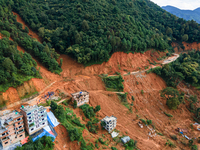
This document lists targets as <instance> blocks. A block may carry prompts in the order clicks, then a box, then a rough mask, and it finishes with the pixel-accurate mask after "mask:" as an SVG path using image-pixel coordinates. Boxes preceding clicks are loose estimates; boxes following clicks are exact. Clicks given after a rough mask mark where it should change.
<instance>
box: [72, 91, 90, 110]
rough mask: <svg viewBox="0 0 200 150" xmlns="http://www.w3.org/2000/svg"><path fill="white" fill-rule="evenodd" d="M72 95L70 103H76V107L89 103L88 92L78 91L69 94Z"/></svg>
mask: <svg viewBox="0 0 200 150" xmlns="http://www.w3.org/2000/svg"><path fill="white" fill-rule="evenodd" d="M71 95H72V101H73V102H74V101H76V102H77V106H78V107H79V106H81V105H83V104H86V103H89V92H87V91H80V92H76V93H73V94H71Z"/></svg>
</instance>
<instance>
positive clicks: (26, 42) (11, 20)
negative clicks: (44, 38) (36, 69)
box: [0, 0, 62, 73]
mask: <svg viewBox="0 0 200 150" xmlns="http://www.w3.org/2000/svg"><path fill="white" fill-rule="evenodd" d="M13 5H14V2H13V1H12V0H11V1H10V0H9V1H7V0H5V1H4V0H3V1H0V32H1V35H2V36H5V37H8V38H9V37H11V38H12V40H13V41H14V42H16V43H17V44H18V45H20V46H22V47H23V48H24V49H25V50H26V52H28V53H30V54H31V56H33V57H34V58H36V59H37V60H38V61H39V62H41V63H42V64H43V65H44V66H45V67H46V68H48V69H49V70H50V71H51V72H55V73H60V72H61V71H62V69H61V68H60V67H61V66H60V65H59V63H58V62H57V61H56V60H57V59H58V57H59V54H57V53H56V52H55V49H54V48H52V46H51V44H50V43H46V42H43V43H42V44H41V43H40V42H38V41H37V40H36V39H34V38H31V37H30V36H29V35H28V34H27V33H29V29H28V28H27V27H25V29H23V28H22V24H21V23H18V22H17V20H16V16H15V15H13V13H12V8H11V6H13ZM1 51H2V47H1Z"/></svg>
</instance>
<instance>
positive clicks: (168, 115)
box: [164, 112, 173, 117]
mask: <svg viewBox="0 0 200 150" xmlns="http://www.w3.org/2000/svg"><path fill="white" fill-rule="evenodd" d="M164 114H165V115H166V116H167V117H173V115H171V114H168V113H166V112H164Z"/></svg>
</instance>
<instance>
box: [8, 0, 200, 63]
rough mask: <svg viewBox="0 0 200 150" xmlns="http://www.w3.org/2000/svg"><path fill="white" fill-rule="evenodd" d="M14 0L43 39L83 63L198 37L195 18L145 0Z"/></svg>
mask: <svg viewBox="0 0 200 150" xmlns="http://www.w3.org/2000/svg"><path fill="white" fill-rule="evenodd" d="M7 1H8V0H7ZM13 2H14V3H13V5H12V8H13V10H14V11H16V12H18V13H19V14H20V16H22V18H23V20H24V21H25V22H26V23H27V24H28V25H29V26H30V27H31V28H32V29H33V30H35V31H38V32H39V35H40V36H41V37H43V40H44V41H45V42H46V43H49V45H52V47H54V48H55V49H56V50H57V51H59V52H61V53H65V54H67V55H70V56H71V57H73V58H75V59H76V60H77V61H78V62H79V63H83V64H91V63H101V62H103V61H108V59H109V58H110V56H111V55H112V54H113V53H114V52H116V51H124V52H132V53H134V52H144V51H146V50H147V49H149V48H154V49H159V50H162V51H164V50H165V49H168V50H170V48H169V47H170V45H169V44H171V42H172V41H180V42H182V41H189V42H194V41H200V35H199V34H198V33H199V31H200V28H199V25H198V24H197V23H196V22H194V21H190V22H186V21H185V20H183V19H179V18H177V17H176V16H174V15H171V14H170V13H168V12H166V11H164V10H163V9H161V8H160V7H159V6H157V5H155V4H154V3H153V2H151V1H149V0H135V1H131V0H128V1H121V0H108V1H104V0H99V1H94V0H93V1H88V0H76V1H74V0H73V1H72V0H71V1H69V0H61V1H56V0H55V1H54V0H53V1H52V0H46V1H45V2H44V1H43V0H37V1H35V0H31V1H18V0H13Z"/></svg>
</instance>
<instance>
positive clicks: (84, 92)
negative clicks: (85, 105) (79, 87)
mask: <svg viewBox="0 0 200 150" xmlns="http://www.w3.org/2000/svg"><path fill="white" fill-rule="evenodd" d="M77 94H81V95H84V94H89V92H87V91H79V92H76V93H72V94H71V95H72V96H73V95H77Z"/></svg>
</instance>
